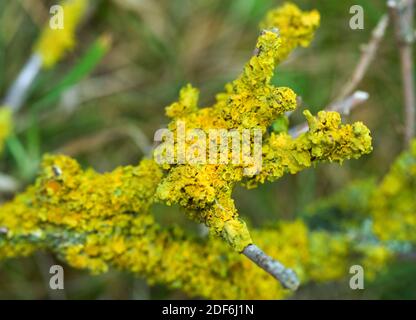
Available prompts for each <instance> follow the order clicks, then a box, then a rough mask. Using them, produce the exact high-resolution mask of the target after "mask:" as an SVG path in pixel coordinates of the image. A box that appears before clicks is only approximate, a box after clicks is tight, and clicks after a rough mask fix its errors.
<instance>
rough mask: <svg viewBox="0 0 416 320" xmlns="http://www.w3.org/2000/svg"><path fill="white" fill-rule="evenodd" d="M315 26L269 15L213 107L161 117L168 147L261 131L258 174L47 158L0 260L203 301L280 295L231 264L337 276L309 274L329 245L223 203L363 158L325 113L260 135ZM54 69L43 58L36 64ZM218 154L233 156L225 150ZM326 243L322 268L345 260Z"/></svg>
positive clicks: (0, 239) (293, 10)
mask: <svg viewBox="0 0 416 320" xmlns="http://www.w3.org/2000/svg"><path fill="white" fill-rule="evenodd" d="M318 24H319V15H318V13H317V12H315V11H312V12H302V11H301V10H299V9H298V8H297V7H296V6H294V5H291V4H286V5H284V6H282V7H281V8H280V9H277V10H275V11H272V13H271V14H269V15H268V16H267V17H266V20H265V21H264V22H263V23H262V28H263V31H262V32H261V34H260V36H259V38H258V40H257V44H256V49H255V54H254V55H253V56H252V57H251V58H250V59H249V61H248V63H247V64H246V65H245V67H244V68H243V72H242V73H241V74H240V75H239V76H238V77H237V79H236V80H234V81H232V82H230V83H228V84H226V85H225V89H224V92H222V93H219V94H218V95H217V96H216V101H215V103H214V105H212V106H210V107H205V108H200V107H199V106H198V95H199V92H198V90H197V89H196V88H193V87H192V86H191V85H187V86H185V87H184V88H183V89H182V90H181V91H180V94H179V99H178V101H177V102H174V103H172V104H171V105H170V106H168V107H167V108H166V114H167V115H168V116H169V117H170V118H171V119H172V121H171V122H170V123H169V125H168V128H169V129H170V132H172V133H173V134H174V135H175V136H178V135H179V132H180V131H181V130H183V131H184V134H185V136H186V135H187V133H188V132H189V130H191V129H199V130H200V131H201V132H203V133H204V134H208V133H209V131H210V130H212V129H219V130H225V131H227V130H228V131H232V132H241V131H242V130H245V129H249V130H256V132H260V138H261V139H259V140H261V141H260V144H259V151H260V155H261V163H254V165H253V164H246V163H244V162H243V163H237V164H236V163H234V162H232V161H230V160H232V154H233V153H232V152H228V153H227V155H226V159H222V160H224V161H222V160H221V156H222V154H220V152H219V151H218V152H217V153H215V154H214V156H216V157H217V159H216V160H217V161H214V162H206V161H205V162H204V161H201V162H191V161H182V160H184V159H182V157H183V156H184V154H181V153H180V152H179V153H178V152H176V155H175V159H174V160H175V161H173V162H167V163H160V162H156V161H155V160H153V159H145V160H143V161H142V162H141V163H140V164H139V165H138V166H126V167H120V168H117V169H115V170H114V171H113V172H110V173H106V174H98V173H97V172H95V171H94V170H92V169H88V170H85V171H84V170H82V169H81V168H80V166H79V164H78V163H77V162H76V161H75V160H73V159H70V158H68V157H64V156H54V157H52V156H47V157H46V158H45V160H44V162H43V170H42V172H41V174H40V176H39V178H38V179H37V180H36V183H35V184H34V185H33V186H31V187H29V188H28V189H27V191H26V192H24V193H22V194H20V195H18V196H17V197H16V198H15V199H14V200H12V201H10V202H9V203H6V204H5V205H4V206H3V207H1V208H0V227H1V228H2V229H1V230H2V233H1V236H0V258H7V257H13V256H20V255H25V254H30V253H32V252H33V251H35V250H39V249H48V250H52V251H53V252H55V253H56V254H57V255H58V256H59V257H61V258H62V259H64V260H65V261H67V262H68V263H69V264H70V265H72V266H74V267H77V268H82V269H90V270H91V271H92V272H104V271H106V270H107V269H108V268H109V267H111V266H113V267H117V268H120V269H124V270H129V271H132V272H135V273H138V274H141V275H144V276H146V277H147V278H148V279H149V281H150V282H157V283H164V284H167V285H168V286H170V287H172V288H181V289H182V290H184V291H185V292H188V293H189V294H191V295H196V296H204V297H211V298H230V297H233V298H236V297H237V298H249V297H252V298H253V297H255V298H262V297H263V298H278V297H282V296H284V294H285V291H284V290H283V289H282V287H281V286H280V285H279V284H278V283H277V282H271V281H270V275H268V274H267V273H266V272H264V271H263V270H262V269H260V268H258V267H257V266H256V265H255V264H254V263H252V262H250V261H249V260H248V259H245V258H244V257H243V255H241V253H244V254H245V255H247V256H249V257H250V259H252V260H254V261H255V262H256V263H257V264H259V265H260V266H261V267H262V268H263V269H264V270H266V271H268V272H269V273H271V274H272V275H273V276H275V277H276V278H277V279H279V280H280V281H281V282H282V284H283V286H285V287H288V288H292V289H294V288H296V287H297V280H296V279H295V277H294V275H293V274H292V273H291V272H289V271H288V269H286V267H284V266H288V268H289V267H290V268H292V269H293V270H295V271H296V273H297V274H298V275H299V278H300V279H304V280H307V279H309V276H308V275H309V274H313V275H314V276H313V277H314V279H318V280H319V279H331V278H332V277H335V276H339V275H340V271H339V269H334V267H332V266H331V264H332V263H334V261H333V260H331V259H328V264H329V267H328V269H330V270H331V272H330V274H329V275H327V274H325V272H326V271H322V270H320V268H323V267H325V264H324V265H322V264H321V263H319V266H318V263H317V262H316V260H315V259H316V258H315V255H317V254H319V250H322V248H321V246H322V244H323V245H327V244H328V242H329V241H330V239H329V236H327V235H326V234H321V233H318V234H316V235H310V237H309V235H308V234H307V229H306V227H305V226H304V225H303V224H302V223H300V222H293V223H286V224H284V223H282V224H281V227H279V228H278V231H277V230H253V231H252V232H249V229H248V227H247V225H246V223H245V222H244V221H243V219H242V218H241V217H240V215H239V213H238V210H237V207H236V205H235V203H234V199H233V198H232V196H233V190H234V188H235V187H236V186H237V185H243V186H246V187H249V188H252V187H255V186H257V185H258V184H260V183H264V182H265V181H275V180H277V179H279V178H280V177H282V176H283V175H284V174H287V173H291V174H295V173H297V172H300V171H301V170H303V169H306V168H308V167H311V166H312V165H314V164H315V163H319V162H327V161H329V162H340V163H341V162H342V161H344V160H345V159H351V158H354V159H355V158H359V157H360V156H362V155H365V154H367V153H369V152H370V151H371V149H372V147H371V137H370V132H369V130H368V128H367V127H366V126H365V125H364V124H362V123H361V122H356V123H353V124H351V125H350V124H342V123H341V117H340V115H339V114H338V113H336V112H324V111H322V112H319V113H318V114H317V115H316V116H313V115H312V114H311V113H310V112H309V111H305V113H304V114H305V117H306V119H307V122H308V126H309V130H308V131H307V132H306V133H304V134H302V135H300V136H299V137H297V138H292V137H291V136H290V135H288V134H287V132H280V133H272V134H269V132H268V128H269V127H270V126H271V124H272V123H273V121H275V120H276V119H277V118H278V117H280V116H284V114H285V112H287V111H289V110H293V109H294V108H295V107H296V94H295V93H294V92H293V91H292V90H291V89H290V88H286V87H275V86H274V85H273V84H272V83H271V78H272V77H273V75H274V70H275V67H276V65H277V64H278V63H280V62H281V61H282V60H283V59H284V58H286V57H287V56H288V55H289V54H290V52H291V51H293V50H294V49H295V48H296V47H297V46H306V45H308V44H309V43H310V41H311V39H312V37H313V32H314V31H315V29H316V27H317V26H318ZM65 43H70V42H65ZM58 53H59V52H58ZM55 54H57V53H55ZM55 58H56V56H55V55H52V56H51V57H49V59H48V60H47V61H49V62H51V63H52V62H53V61H54V60H55ZM180 123H182V124H184V125H186V129H185V128H183V129H182V127H181V126H180ZM255 140H256V139H255V138H250V139H248V142H246V145H245V147H246V148H248V149H250V150H252V149H253V150H254V149H255V148H256V144H255ZM181 146H182V147H183V148H184V149H185V150H195V148H196V149H198V150H202V151H206V149H207V148H208V146H207V145H206V144H203V142H202V141H196V142H195V141H194V140H192V141H190V140H185V141H179V140H176V141H175V142H174V150H176V151H178V150H181V148H180V147H181ZM164 147H165V145H164V144H163V143H162V144H161V145H159V146H158V147H157V148H156V149H155V151H154V154H153V156H154V158H155V159H158V157H160V156H163V154H164V153H165V152H166V149H164ZM226 149H228V151H232V150H231V149H232V144H230V143H228V140H227V144H226ZM198 154H199V152H198ZM201 154H203V152H201ZM193 157H194V158H196V156H195V154H194V153H191V159H193ZM218 158H220V161H218V160H219V159H218ZM185 160H189V159H186V157H185ZM253 169H254V170H253ZM247 171H248V173H247ZM154 202H162V203H164V204H167V205H172V204H178V205H180V206H181V207H182V208H183V209H184V211H185V212H186V214H187V215H188V216H189V217H190V218H191V219H193V220H195V221H197V222H199V223H204V224H205V225H206V226H207V227H209V230H210V233H211V238H210V240H209V241H208V242H206V243H201V241H196V240H195V239H193V238H192V237H189V236H186V235H184V234H183V233H182V232H181V230H179V229H177V228H173V229H172V230H167V229H163V228H162V227H161V226H159V225H158V224H157V223H156V222H155V221H154V219H153V216H152V215H151V206H152V204H153V203H154ZM310 239H311V240H310ZM320 239H324V240H325V241H324V242H323V243H322V242H320V241H321V240H320ZM309 240H310V241H311V242H309ZM335 241H336V244H335V245H334V248H336V249H339V248H340V247H341V248H342V249H343V250H342V251H341V252H339V251H336V250H334V251H335V253H334V258H333V259H334V260H336V261H338V259H339V260H342V261H348V259H349V251H348V250H346V249H345V250H344V248H346V246H348V245H350V243H351V241H350V239H348V238H345V237H342V238H341V240H339V239H335ZM340 243H341V244H340ZM254 244H255V245H254ZM257 246H258V247H257ZM260 247H261V248H262V249H263V250H264V252H266V253H267V255H266V254H265V253H264V254H263V253H261V252H260V251H259V249H257V248H260ZM317 247H319V250H318V249H317ZM230 249H232V250H230ZM255 249H256V250H255ZM331 250H332V248H330V249H327V251H329V252H332V251H331ZM357 250H358V252H361V251H360V250H361V249H357ZM355 253H356V252H355ZM270 257H273V258H275V259H278V261H281V263H282V264H280V263H279V264H278V263H277V262H276V261H274V260H272V259H271V258H270ZM324 260H325V259H324ZM345 263H346V262H345ZM218 288H227V290H224V291H219V290H218Z"/></svg>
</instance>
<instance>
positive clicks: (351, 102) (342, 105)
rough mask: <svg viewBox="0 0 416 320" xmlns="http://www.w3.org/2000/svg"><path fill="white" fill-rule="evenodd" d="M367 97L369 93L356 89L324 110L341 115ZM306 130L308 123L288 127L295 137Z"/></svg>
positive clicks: (290, 133) (346, 113)
mask: <svg viewBox="0 0 416 320" xmlns="http://www.w3.org/2000/svg"><path fill="white" fill-rule="evenodd" d="M368 98H369V94H368V93H367V92H365V91H356V92H354V93H353V94H352V95H351V96H349V97H346V98H345V99H344V100H341V101H338V102H334V103H333V104H331V105H330V106H328V107H327V108H326V109H325V110H327V111H337V112H339V113H340V114H342V115H348V114H349V113H350V112H351V110H352V109H353V108H355V107H356V106H358V105H360V104H362V103H364V102H365V101H367V100H368ZM307 131H308V124H307V123H306V122H305V123H301V124H299V125H297V126H294V127H292V128H290V129H289V135H291V136H292V137H294V138H296V137H298V136H299V135H301V134H302V133H305V132H307Z"/></svg>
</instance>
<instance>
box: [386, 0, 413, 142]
mask: <svg viewBox="0 0 416 320" xmlns="http://www.w3.org/2000/svg"><path fill="white" fill-rule="evenodd" d="M387 5H388V7H389V10H390V15H391V19H392V21H393V24H394V28H395V35H396V40H397V44H398V47H399V55H400V64H401V74H402V83H403V96H404V113H405V132H404V141H405V144H406V146H409V144H410V142H411V140H412V138H413V137H414V135H415V116H416V110H415V102H416V97H415V84H414V79H413V72H414V64H413V43H414V31H413V14H414V0H407V1H398V0H389V1H388V2H387Z"/></svg>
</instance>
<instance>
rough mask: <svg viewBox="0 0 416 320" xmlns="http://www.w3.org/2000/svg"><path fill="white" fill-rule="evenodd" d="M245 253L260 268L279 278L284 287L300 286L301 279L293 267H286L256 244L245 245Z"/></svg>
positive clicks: (293, 288)
mask: <svg viewBox="0 0 416 320" xmlns="http://www.w3.org/2000/svg"><path fill="white" fill-rule="evenodd" d="M243 254H244V255H245V256H246V257H247V258H249V259H250V260H251V261H253V262H254V263H255V264H257V265H258V266H259V267H260V268H262V269H263V270H265V271H266V272H267V273H269V274H271V275H272V276H273V277H274V278H276V279H277V280H279V282H280V283H281V284H282V285H283V287H285V288H287V289H290V290H293V291H294V290H296V289H297V288H298V287H299V284H300V282H299V279H298V277H297V276H296V273H295V272H294V271H293V270H292V269H288V268H286V267H285V266H284V265H283V264H281V263H280V262H279V261H277V260H274V259H273V258H272V257H270V256H268V255H267V254H265V253H264V252H263V250H261V249H260V248H259V247H257V246H256V245H255V244H250V245H248V246H247V247H245V249H244V250H243Z"/></svg>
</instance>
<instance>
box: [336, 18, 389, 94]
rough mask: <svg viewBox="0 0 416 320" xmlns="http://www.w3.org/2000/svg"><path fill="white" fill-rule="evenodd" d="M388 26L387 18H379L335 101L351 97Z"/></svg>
mask: <svg viewBox="0 0 416 320" xmlns="http://www.w3.org/2000/svg"><path fill="white" fill-rule="evenodd" d="M388 24H389V17H388V16H387V15H384V16H382V17H381V19H380V20H379V22H378V23H377V26H376V27H375V28H374V30H373V32H372V35H371V39H370V41H369V42H368V44H367V45H365V46H364V49H363V52H362V54H361V57H360V60H359V61H358V64H357V66H356V67H355V69H354V71H353V74H352V76H351V78H350V79H349V80H348V82H347V83H346V85H345V86H344V88H343V89H342V90H341V93H340V94H339V96H338V97H337V98H336V99H335V101H339V100H344V99H345V98H346V97H347V96H349V95H351V94H352V93H353V92H354V91H355V89H356V88H357V86H358V85H359V83H360V82H361V80H362V79H363V78H364V76H365V74H366V72H367V70H368V68H369V67H370V65H371V63H372V62H373V60H374V57H375V55H376V52H377V50H378V47H379V45H380V42H381V40H382V39H383V37H384V34H385V32H386V29H387V25H388Z"/></svg>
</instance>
